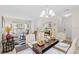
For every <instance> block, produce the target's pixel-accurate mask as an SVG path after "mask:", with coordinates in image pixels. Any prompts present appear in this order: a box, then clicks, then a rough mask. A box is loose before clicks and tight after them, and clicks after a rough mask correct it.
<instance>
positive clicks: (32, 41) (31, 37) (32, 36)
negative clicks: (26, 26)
mask: <svg viewBox="0 0 79 59" xmlns="http://www.w3.org/2000/svg"><path fill="white" fill-rule="evenodd" d="M35 43H36V40H35V34H28V35H26V44H28V45H29V46H30V47H31V48H32V47H33V44H35Z"/></svg>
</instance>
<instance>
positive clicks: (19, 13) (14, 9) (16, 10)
mask: <svg viewBox="0 0 79 59" xmlns="http://www.w3.org/2000/svg"><path fill="white" fill-rule="evenodd" d="M45 8H49V9H53V10H54V12H55V13H56V15H61V14H62V13H63V12H64V10H65V9H70V10H74V9H76V8H79V6H76V5H0V15H3V16H13V17H19V18H25V19H39V16H40V14H41V11H42V10H43V9H45Z"/></svg>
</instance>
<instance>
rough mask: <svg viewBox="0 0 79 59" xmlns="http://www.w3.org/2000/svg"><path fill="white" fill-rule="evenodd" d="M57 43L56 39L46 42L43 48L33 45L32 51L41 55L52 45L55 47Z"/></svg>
mask: <svg viewBox="0 0 79 59" xmlns="http://www.w3.org/2000/svg"><path fill="white" fill-rule="evenodd" d="M58 42H59V40H57V39H54V40H53V39H51V40H49V41H48V42H46V43H45V44H44V45H43V46H39V45H38V44H37V43H36V44H33V48H32V49H33V51H34V52H35V53H36V54H43V53H44V52H46V51H47V50H49V49H50V48H51V47H53V46H54V45H56V44H57V43H58Z"/></svg>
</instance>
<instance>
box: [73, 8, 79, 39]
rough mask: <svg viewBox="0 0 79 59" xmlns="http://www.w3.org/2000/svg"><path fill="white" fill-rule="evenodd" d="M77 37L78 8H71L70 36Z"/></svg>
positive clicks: (78, 30)
mask: <svg viewBox="0 0 79 59" xmlns="http://www.w3.org/2000/svg"><path fill="white" fill-rule="evenodd" d="M74 37H78V38H79V8H77V9H75V10H73V15H72V38H74Z"/></svg>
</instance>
